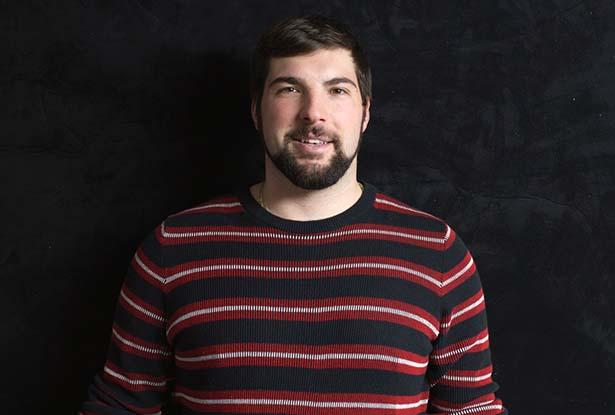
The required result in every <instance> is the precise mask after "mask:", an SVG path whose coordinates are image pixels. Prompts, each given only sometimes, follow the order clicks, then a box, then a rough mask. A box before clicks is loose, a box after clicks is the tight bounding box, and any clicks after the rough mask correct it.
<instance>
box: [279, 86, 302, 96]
mask: <svg viewBox="0 0 615 415" xmlns="http://www.w3.org/2000/svg"><path fill="white" fill-rule="evenodd" d="M296 92H299V90H298V89H297V88H295V87H294V86H285V87H284V88H280V89H278V94H292V93H296Z"/></svg>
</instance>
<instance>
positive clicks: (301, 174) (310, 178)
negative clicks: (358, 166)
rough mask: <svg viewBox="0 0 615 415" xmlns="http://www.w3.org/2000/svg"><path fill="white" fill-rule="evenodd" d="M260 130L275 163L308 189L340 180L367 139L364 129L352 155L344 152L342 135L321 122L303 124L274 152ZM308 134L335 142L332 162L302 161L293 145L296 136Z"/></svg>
mask: <svg viewBox="0 0 615 415" xmlns="http://www.w3.org/2000/svg"><path fill="white" fill-rule="evenodd" d="M363 117H365V111H364V112H363ZM259 132H260V135H261V139H262V140H263V147H264V148H265V152H266V153H267V155H268V156H269V158H270V159H271V161H272V162H273V164H274V165H275V166H276V167H277V168H278V170H280V171H281V172H282V174H283V175H284V176H286V178H287V179H288V180H289V181H290V182H291V183H292V184H294V185H295V186H297V187H300V188H302V189H306V190H320V189H325V188H327V187H330V186H332V185H334V184H335V183H337V182H338V181H339V179H340V178H341V177H342V176H343V175H344V174H345V173H346V171H347V170H348V168H349V167H350V165H351V164H352V162H353V160H354V159H355V158H356V157H357V155H358V154H359V148H360V147H361V142H362V141H363V134H362V133H360V134H359V141H358V143H357V148H356V149H355V151H354V153H353V154H352V155H350V156H347V155H346V154H344V151H343V149H342V145H341V142H340V137H339V136H338V135H336V134H328V133H327V131H325V130H324V128H323V127H320V126H318V127H315V126H301V127H298V128H296V129H293V130H291V131H290V132H288V133H287V134H286V135H285V136H284V146H283V147H282V149H281V150H280V151H279V152H278V153H276V154H272V153H271V152H270V151H269V148H267V145H266V143H265V139H264V136H263V134H262V129H260V128H259ZM308 134H312V135H315V136H316V137H323V136H324V137H325V138H326V139H327V141H330V144H331V145H333V151H334V152H333V155H332V156H331V159H330V160H329V162H328V164H326V165H321V164H318V163H305V164H301V163H299V161H298V160H297V156H296V155H295V154H293V151H292V150H291V145H292V143H293V141H294V140H297V139H301V138H305V137H307V136H308Z"/></svg>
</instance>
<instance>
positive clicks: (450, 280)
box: [442, 257, 474, 287]
mask: <svg viewBox="0 0 615 415" xmlns="http://www.w3.org/2000/svg"><path fill="white" fill-rule="evenodd" d="M473 263H474V259H472V257H470V260H469V261H468V263H467V264H466V266H465V267H463V269H461V271H458V272H457V273H456V274H455V275H453V276H452V277H450V278H449V279H448V280H446V281H444V282H442V286H443V287H445V286H447V285H448V284H450V283H451V282H453V281H455V280H456V279H457V278H459V277H461V276H462V275H463V274H464V273H465V272H466V271H467V270H469V269H470V267H471V266H472V264H473Z"/></svg>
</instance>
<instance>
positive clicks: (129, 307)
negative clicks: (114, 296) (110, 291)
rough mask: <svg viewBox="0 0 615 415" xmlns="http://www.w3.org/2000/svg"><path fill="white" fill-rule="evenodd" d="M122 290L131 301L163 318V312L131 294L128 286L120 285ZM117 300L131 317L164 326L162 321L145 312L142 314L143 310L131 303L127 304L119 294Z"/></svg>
mask: <svg viewBox="0 0 615 415" xmlns="http://www.w3.org/2000/svg"><path fill="white" fill-rule="evenodd" d="M122 292H124V294H125V295H126V297H128V298H129V299H130V300H131V301H132V302H133V303H135V304H137V305H138V306H140V307H142V308H144V309H145V310H147V311H149V312H151V313H154V314H156V315H157V316H159V317H162V318H164V313H163V312H162V311H161V310H159V309H157V308H156V307H154V306H153V305H151V304H149V303H146V302H145V301H143V300H141V299H140V298H139V297H137V296H136V295H135V294H133V293H132V292H131V291H130V290H129V289H128V287H126V285H124V286H122ZM118 302H119V303H120V304H121V305H122V307H124V309H125V310H126V311H127V312H128V313H129V314H130V315H131V316H133V317H135V318H138V319H139V320H143V321H146V322H148V323H150V324H153V325H155V326H158V327H162V326H164V322H163V321H160V320H157V319H155V318H153V317H150V316H148V315H147V314H144V313H143V312H141V311H140V310H137V309H135V308H134V307H133V306H132V305H131V304H129V303H128V302H127V301H126V300H125V299H124V297H123V296H122V295H120V296H119V298H118Z"/></svg>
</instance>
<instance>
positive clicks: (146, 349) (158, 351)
mask: <svg viewBox="0 0 615 415" xmlns="http://www.w3.org/2000/svg"><path fill="white" fill-rule="evenodd" d="M111 331H112V332H113V335H114V336H115V337H117V339H118V340H119V341H121V342H122V343H124V344H125V345H127V346H130V347H132V348H133V349H137V350H140V351H142V352H146V353H152V354H161V355H163V356H168V355H170V354H171V353H170V352H168V351H166V350H162V349H152V348H149V347H144V346H141V345H139V344H136V343H133V342H131V341H130V340H128V339H125V338H124V337H122V336H121V335H120V334H119V333H118V332H117V331H116V330H115V329H111Z"/></svg>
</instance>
